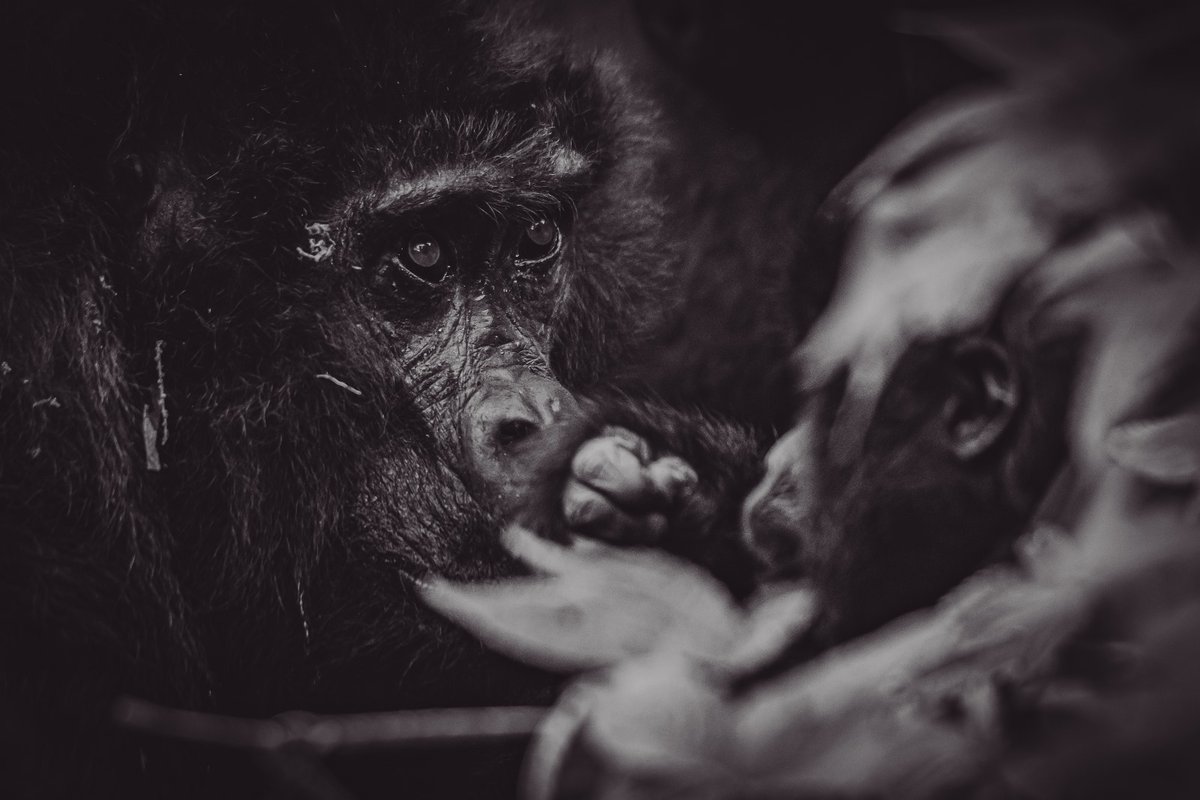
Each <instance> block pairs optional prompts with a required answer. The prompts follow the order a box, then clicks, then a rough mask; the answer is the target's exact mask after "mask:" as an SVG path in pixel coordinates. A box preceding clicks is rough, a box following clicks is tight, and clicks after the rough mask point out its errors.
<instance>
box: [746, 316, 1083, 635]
mask: <svg viewBox="0 0 1200 800" xmlns="http://www.w3.org/2000/svg"><path fill="white" fill-rule="evenodd" d="M1074 350H1075V347H1074V346H1073V345H1072V344H1071V341H1070V339H1069V337H1067V338H1056V339H1054V340H1052V341H1046V342H1038V343H1033V342H1031V341H1029V339H1028V337H1027V336H1025V335H1022V334H1017V333H1015V332H1013V331H1007V332H1006V331H1005V330H1003V328H1002V326H998V327H997V329H996V330H995V331H992V332H989V334H987V335H968V334H963V335H956V336H947V337H944V338H940V339H936V340H929V341H920V342H914V343H912V344H911V345H910V346H909V347H908V349H907V351H906V352H905V353H904V354H903V356H902V357H901V358H900V359H899V360H898V362H897V363H896V366H895V367H894V369H893V370H892V372H891V375H890V376H889V377H888V379H887V381H886V383H885V387H884V390H883V392H882V394H881V395H880V396H879V398H878V401H877V404H876V405H875V408H874V412H873V413H872V414H870V416H869V421H868V423H867V424H866V426H865V435H864V434H863V433H862V432H861V431H859V432H853V431H847V430H846V429H845V425H846V420H847V418H850V417H853V413H852V412H849V413H848V412H847V408H848V407H850V406H852V405H853V404H854V403H855V402H856V401H857V402H861V400H862V399H861V398H848V397H847V396H846V387H845V381H844V379H842V378H841V377H839V379H837V380H834V381H832V382H830V383H828V384H826V385H824V386H821V387H819V388H817V389H815V390H813V391H812V392H810V393H809V394H808V395H807V396H805V397H804V398H802V405H801V410H800V412H799V415H798V419H797V423H796V425H795V427H793V428H792V429H791V430H790V431H788V432H787V433H786V434H785V435H784V436H783V437H782V438H781V439H780V440H779V441H778V442H777V443H776V444H775V446H774V447H773V448H772V449H771V451H770V452H769V454H768V456H767V475H766V476H765V478H764V479H763V481H762V482H761V483H760V484H759V485H758V486H757V487H756V488H755V490H754V491H753V492H752V494H751V495H750V496H749V497H748V498H747V501H746V503H745V506H744V508H743V534H744V536H745V537H747V541H748V542H749V544H750V545H751V547H752V548H753V549H754V550H755V551H756V552H757V553H758V555H759V558H760V560H761V561H762V562H764V564H766V565H767V567H768V569H769V571H771V572H774V573H777V574H783V575H787V576H789V577H802V578H804V579H807V580H810V581H812V583H813V584H814V587H815V588H816V589H817V590H818V593H819V595H820V597H821V601H822V606H823V608H822V615H821V621H820V623H819V625H818V627H817V628H816V629H815V630H814V637H815V640H816V641H817V642H818V643H819V644H820V645H821V646H828V645H829V644H833V643H835V642H837V641H841V640H843V639H846V638H848V637H852V636H855V635H858V634H861V633H864V632H866V631H869V630H871V629H873V628H875V627H877V626H878V625H880V624H882V623H884V622H887V621H888V620H890V619H893V618H894V617H896V616H899V615H900V614H903V613H905V612H908V611H911V610H914V609H916V608H920V607H922V606H925V605H928V604H931V603H933V602H934V601H936V600H937V599H938V598H940V597H941V596H942V595H943V594H944V593H945V592H947V591H948V590H949V589H951V588H952V587H954V586H955V585H956V584H957V583H958V582H959V581H961V580H962V579H963V578H965V577H966V576H967V575H969V574H970V573H971V572H973V571H974V570H976V569H978V568H979V567H980V566H982V565H983V564H985V563H987V562H988V561H989V560H992V559H995V558H998V557H1002V556H1003V555H1004V554H1005V553H1006V552H1007V547H1008V545H1010V544H1011V543H1012V541H1013V540H1014V539H1015V537H1016V536H1017V535H1018V534H1019V533H1020V532H1021V530H1022V528H1023V526H1024V523H1025V522H1026V521H1027V520H1028V519H1029V517H1030V515H1031V514H1032V513H1033V512H1034V510H1035V508H1036V507H1037V504H1038V501H1039V500H1040V498H1041V497H1042V496H1043V494H1044V493H1045V491H1046V489H1047V487H1048V485H1049V483H1050V481H1051V480H1052V478H1053V476H1054V475H1055V473H1056V471H1057V469H1058V468H1059V466H1060V464H1061V461H1062V457H1063V454H1064V452H1065V442H1064V433H1063V431H1064V426H1065V415H1066V407H1067V402H1068V399H1069V388H1070V381H1071V376H1072V374H1073V363H1074V355H1073V354H1074ZM856 433H857V435H855V434H856ZM858 443H861V444H858Z"/></svg>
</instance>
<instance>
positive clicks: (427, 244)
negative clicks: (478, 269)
mask: <svg viewBox="0 0 1200 800" xmlns="http://www.w3.org/2000/svg"><path fill="white" fill-rule="evenodd" d="M450 256H451V253H450V249H449V247H448V246H447V245H445V244H443V242H442V241H441V240H440V239H439V238H438V237H436V236H434V235H433V234H432V233H428V232H423V231H422V232H418V233H414V234H411V235H409V236H408V237H407V238H406V239H404V240H403V241H401V242H400V246H399V248H398V249H397V250H396V251H393V252H391V253H389V254H388V255H387V256H386V259H385V260H386V262H387V263H389V264H392V265H394V266H398V267H400V268H401V269H403V270H404V271H405V272H407V273H408V274H409V275H411V276H412V277H414V278H416V279H417V280H419V281H421V282H422V283H429V284H434V283H441V282H442V281H444V280H445V279H446V277H447V276H448V275H449V274H450V268H451V261H450Z"/></svg>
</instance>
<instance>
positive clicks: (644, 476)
mask: <svg viewBox="0 0 1200 800" xmlns="http://www.w3.org/2000/svg"><path fill="white" fill-rule="evenodd" d="M699 481H700V479H699V476H698V475H697V474H696V470H695V469H693V468H692V466H691V465H690V464H688V463H687V462H686V461H684V460H683V459H682V458H680V457H679V456H676V455H673V454H669V453H655V452H654V448H652V447H651V445H650V443H649V442H648V441H647V440H646V439H645V438H644V437H642V436H639V435H638V434H636V433H634V432H633V431H631V430H629V429H628V428H623V427H620V426H616V425H608V426H605V427H604V428H603V429H602V430H601V431H600V434H599V435H598V436H595V437H594V438H591V439H588V440H587V441H585V442H584V443H583V444H582V445H581V446H580V447H579V449H578V450H576V451H575V455H574V457H573V458H572V459H571V468H570V474H569V476H568V478H567V481H566V484H565V485H564V487H563V492H562V515H563V520H564V521H565V523H566V525H567V527H568V528H569V529H570V530H572V531H573V532H577V533H581V534H584V535H586V536H592V537H594V538H597V539H603V540H605V541H608V542H613V543H615V544H655V543H658V542H659V541H660V540H661V539H662V538H663V537H664V535H665V534H666V532H667V529H668V524H669V519H670V517H671V516H673V515H675V514H676V513H677V512H678V511H680V510H682V509H684V507H685V506H691V508H690V509H688V510H691V511H693V512H694V511H695V510H697V509H696V508H695V507H696V506H704V505H711V501H710V502H709V503H705V501H704V498H702V497H701V494H700V487H699Z"/></svg>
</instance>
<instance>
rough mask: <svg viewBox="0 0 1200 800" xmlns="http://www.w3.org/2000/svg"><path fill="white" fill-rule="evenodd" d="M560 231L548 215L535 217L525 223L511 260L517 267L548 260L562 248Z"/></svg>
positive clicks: (534, 264)
mask: <svg viewBox="0 0 1200 800" xmlns="http://www.w3.org/2000/svg"><path fill="white" fill-rule="evenodd" d="M562 240H563V237H562V231H561V230H559V227H558V225H557V224H555V222H554V221H553V220H551V219H550V218H548V217H537V218H535V219H533V220H532V221H530V222H529V223H528V224H526V225H525V228H524V230H522V231H521V238H520V240H519V241H518V242H517V249H516V252H515V253H514V256H513V260H514V261H515V262H516V265H517V266H518V267H535V266H539V265H541V264H544V263H546V262H547V261H550V260H551V259H553V258H554V257H555V256H557V255H558V253H559V251H560V250H562Z"/></svg>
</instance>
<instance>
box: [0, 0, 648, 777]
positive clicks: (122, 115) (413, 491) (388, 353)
mask: <svg viewBox="0 0 1200 800" xmlns="http://www.w3.org/2000/svg"><path fill="white" fill-rule="evenodd" d="M501 11H502V12H503V13H497V14H491V13H478V12H476V11H475V10H472V9H470V8H465V7H463V8H459V7H455V8H450V9H447V8H445V7H444V6H443V4H439V3H428V4H403V5H402V6H401V7H393V6H392V5H391V4H380V7H377V8H375V7H358V6H356V7H355V8H353V9H349V8H329V7H326V6H325V5H320V6H319V7H317V6H313V7H304V8H295V7H289V8H287V9H281V10H280V11H279V13H277V14H276V13H270V12H263V11H259V10H250V9H244V8H241V7H240V6H238V5H236V4H234V5H228V6H226V5H223V4H204V5H203V6H202V7H200V8H197V9H188V10H180V11H178V12H173V13H172V14H171V15H170V16H169V18H168V17H167V15H165V14H159V13H158V12H155V11H152V10H148V9H142V8H139V7H137V6H136V5H133V6H129V7H122V8H118V9H110V10H109V11H107V12H106V13H105V14H104V15H96V14H95V13H93V12H90V11H87V10H81V11H77V12H72V13H66V14H63V15H60V16H59V17H56V18H55V21H54V22H53V23H47V20H46V19H41V20H37V19H35V20H32V21H31V22H30V24H28V25H26V24H24V22H22V21H18V22H21V24H19V25H15V26H14V30H16V31H17V33H18V36H17V37H16V38H17V39H20V41H21V42H34V41H37V42H43V43H46V44H47V45H48V48H47V49H48V50H52V51H53V52H56V53H59V54H64V53H65V54H66V55H65V56H62V57H61V58H59V59H58V60H57V61H55V62H54V63H47V64H45V70H44V72H43V73H42V74H40V76H39V78H38V80H37V81H36V82H34V83H32V84H31V85H28V86H20V87H18V86H14V87H12V88H11V92H12V93H14V97H12V98H10V101H11V102H10V103H9V105H10V107H13V108H20V109H25V110H28V111H29V113H28V115H27V117H26V118H25V119H24V120H23V121H22V123H21V125H20V126H19V127H16V128H14V130H13V131H11V133H10V134H9V135H8V136H6V141H5V142H4V146H3V147H2V148H0V152H2V153H3V158H4V162H5V163H4V167H5V170H4V171H5V175H6V176H7V179H8V184H9V187H10V189H11V193H10V197H8V198H6V202H5V203H4V208H3V214H4V215H3V225H4V242H5V248H4V250H3V253H2V254H0V265H2V269H3V273H4V280H3V281H0V284H2V285H3V289H0V293H2V294H3V297H2V298H0V302H3V304H4V306H5V307H6V308H8V309H10V310H11V313H10V314H9V315H8V317H7V318H6V320H5V323H4V326H5V327H4V333H3V340H4V343H3V347H2V352H0V358H2V359H3V362H4V367H3V370H4V373H3V377H0V403H2V407H3V409H4V413H3V416H2V422H0V446H2V448H3V460H2V462H0V463H2V466H0V477H2V480H0V504H2V506H3V509H4V514H5V516H6V518H7V520H8V522H7V523H6V528H7V532H6V535H5V537H4V541H3V545H2V548H3V556H2V559H0V560H2V561H3V563H4V565H5V566H4V567H3V568H2V569H3V581H2V585H3V587H4V588H3V590H0V591H2V594H0V603H2V605H3V610H4V612H3V614H0V617H2V618H3V619H4V620H5V622H4V623H3V635H4V636H5V637H6V638H7V640H8V641H12V642H16V643H17V645H18V646H17V647H15V648H13V650H12V653H11V655H9V656H6V657H5V662H4V664H3V673H4V677H5V681H4V685H6V686H9V687H17V688H16V690H15V691H14V692H12V693H9V692H7V691H6V692H5V694H6V695H7V696H6V698H5V702H6V703H8V704H9V705H10V706H11V707H12V708H13V710H14V712H13V713H14V718H15V719H17V720H19V721H23V722H24V723H27V724H28V725H29V727H30V729H31V730H35V731H37V732H38V733H36V734H35V735H34V736H32V737H31V742H30V744H29V747H30V750H31V752H32V753H34V754H35V756H36V757H35V758H32V759H31V760H30V763H31V764H35V765H41V766H43V767H44V765H45V764H46V758H44V756H45V754H46V753H50V752H54V751H55V747H54V745H52V744H51V743H50V742H51V741H52V740H53V739H54V738H55V737H56V736H57V735H58V734H57V733H56V731H59V730H62V729H69V730H74V729H77V728H78V727H79V725H80V719H81V717H83V718H85V719H84V723H83V727H84V729H85V730H86V731H87V732H88V735H89V736H93V735H96V731H98V730H100V728H98V727H97V726H99V725H102V724H103V723H102V720H103V718H104V716H105V715H106V714H107V708H108V703H109V701H110V699H111V697H112V696H113V695H115V694H116V693H118V692H130V693H135V694H140V695H144V696H149V697H152V698H154V699H158V700H161V701H164V702H168V703H172V704H178V705H183V706H192V707H202V708H211V709H215V710H223V711H232V712H237V713H245V714H269V713H275V712H278V711H281V710H284V709H287V708H292V707H302V708H307V709H312V710H329V711H332V710H342V711H345V710H355V709H376V708H394V707H398V706H406V705H424V706H436V705H446V704H471V703H498V702H517V701H520V700H521V699H523V698H524V699H527V698H529V697H537V696H544V694H545V687H546V686H547V685H548V684H547V682H546V681H545V680H544V679H543V678H542V677H541V676H538V675H536V674H533V673H531V672H529V671H525V670H520V669H518V668H516V667H514V666H511V665H508V664H506V663H505V662H502V661H501V660H500V659H497V658H495V657H492V656H488V655H486V654H484V653H483V651H482V649H481V648H480V647H479V646H478V645H477V644H476V643H475V642H473V641H472V640H470V639H469V638H468V637H465V636H463V635H461V634H459V633H457V632H454V631H452V630H450V628H449V627H448V626H446V625H444V624H442V623H440V622H439V621H437V620H436V619H434V618H433V617H432V615H430V614H429V613H427V612H426V611H424V609H423V608H422V607H421V606H420V604H419V602H418V601H417V599H416V595H415V591H414V584H415V582H416V581H419V580H420V578H421V576H423V575H425V574H429V573H437V574H443V575H449V576H454V577H459V578H472V577H485V576H493V575H497V574H501V573H504V572H506V571H509V570H511V569H513V566H512V564H511V562H510V561H509V559H508V558H507V557H506V556H505V555H504V554H503V553H502V552H501V551H500V549H499V547H498V546H497V544H496V535H497V532H498V530H499V524H498V520H499V519H500V517H501V515H502V514H503V513H504V512H505V510H506V509H508V508H509V507H510V506H511V505H512V504H513V503H514V502H515V501H516V500H517V499H519V497H520V493H521V491H522V483H523V481H522V468H523V467H522V464H521V461H520V459H519V457H518V453H517V451H518V450H519V449H520V447H519V445H520V443H521V442H522V441H523V439H525V438H526V437H527V436H529V435H530V434H531V433H532V432H534V431H536V430H537V429H539V428H541V427H543V426H545V425H546V424H548V423H549V422H551V421H553V420H555V419H558V418H560V417H562V416H563V415H566V414H569V413H571V411H572V409H573V400H572V398H571V392H572V391H574V390H577V389H580V388H583V387H586V386H589V385H592V384H594V383H595V382H597V381H599V380H601V379H602V378H604V377H605V376H607V375H609V374H611V372H612V371H613V370H614V369H615V368H616V367H617V366H619V365H621V364H622V363H623V361H624V360H625V359H627V358H628V355H629V353H630V351H631V348H632V347H633V346H635V344H636V343H637V342H638V341H639V340H640V339H641V338H642V336H643V335H644V334H645V332H646V329H647V324H646V321H647V320H650V319H652V318H653V315H652V314H651V313H649V312H648V311H646V305H648V304H651V303H655V302H657V301H658V298H656V294H655V293H656V292H657V291H658V287H659V286H660V282H659V277H660V275H661V273H662V271H663V269H664V259H663V257H662V255H661V245H660V244H659V242H658V239H657V230H658V229H657V225H658V218H659V214H658V206H657V205H656V203H655V201H654V200H653V199H652V198H651V197H650V196H649V195H648V194H647V189H646V186H645V185H644V183H643V179H642V178H641V177H639V176H640V175H642V174H643V173H644V172H645V170H644V169H642V168H643V167H644V161H643V160H642V158H641V157H642V155H643V154H644V152H645V147H646V146H647V144H648V143H649V141H650V137H647V136H645V135H642V134H644V133H645V131H646V128H647V123H646V122H645V120H644V118H643V117H642V115H641V113H640V112H639V111H638V110H637V109H636V108H631V107H630V106H629V103H628V101H627V100H625V99H624V97H625V95H624V90H623V88H622V87H621V85H620V80H619V78H618V77H617V76H615V75H612V74H609V73H606V72H604V71H603V70H600V69H598V68H597V67H595V66H594V65H592V64H590V63H586V62H581V61H576V60H573V59H572V58H571V57H570V56H569V55H568V54H567V53H566V52H565V51H564V49H563V48H562V47H561V46H559V45H558V44H557V43H555V42H553V41H551V40H549V39H545V38H541V37H539V36H538V35H536V34H531V33H529V28H528V27H525V26H524V25H523V23H522V22H521V20H520V19H519V18H517V17H514V16H513V15H512V14H511V13H510V12H511V9H502V10H501ZM51 16H53V15H51ZM47 37H48V40H47ZM7 51H8V52H9V53H15V54H17V55H18V56H22V57H27V58H32V57H33V55H32V52H31V49H30V47H29V45H28V44H20V42H16V41H14V43H13V47H12V48H7ZM22 74H24V73H22ZM639 131H640V132H641V134H639ZM639 301H644V302H639ZM49 398H52V399H49ZM84 664H86V665H87V667H86V669H85V668H84V667H83V665H84ZM65 687H70V688H69V690H68V689H67V688H65ZM80 709H83V712H82V713H81V711H80ZM34 720H37V721H38V722H36V723H35V722H34ZM42 720H46V721H47V722H46V724H44V725H43V724H42V723H41V721H42ZM97 738H100V737H98V736H97ZM109 746H110V745H108V744H96V743H94V742H93V743H92V744H89V745H88V749H89V757H92V758H93V765H92V769H93V770H94V771H96V770H98V771H99V772H102V773H103V772H116V773H123V772H124V771H125V770H126V769H128V770H130V771H132V772H134V773H136V772H137V771H138V768H137V763H138V762H137V758H136V753H134V752H133V751H132V750H130V749H124V745H123V744H122V743H115V744H112V745H111V747H113V748H115V752H114V753H110V754H107V755H103V756H101V755H98V754H99V753H102V752H103V751H104V748H106V747H109ZM51 760H52V759H51ZM31 769H35V770H37V769H41V767H39V766H34V767H31ZM151 771H153V768H151ZM68 772H69V773H70V774H72V775H81V774H82V775H84V777H82V778H79V779H80V780H90V778H88V777H87V775H88V774H91V773H88V771H87V770H80V769H72V770H58V769H55V768H53V767H51V768H49V769H46V770H45V771H44V773H43V772H39V773H38V776H37V778H36V779H31V780H33V781H34V782H42V781H47V780H49V777H48V776H50V775H54V774H56V773H57V777H58V778H61V779H63V780H67V778H63V775H65V774H66V773H68Z"/></svg>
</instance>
